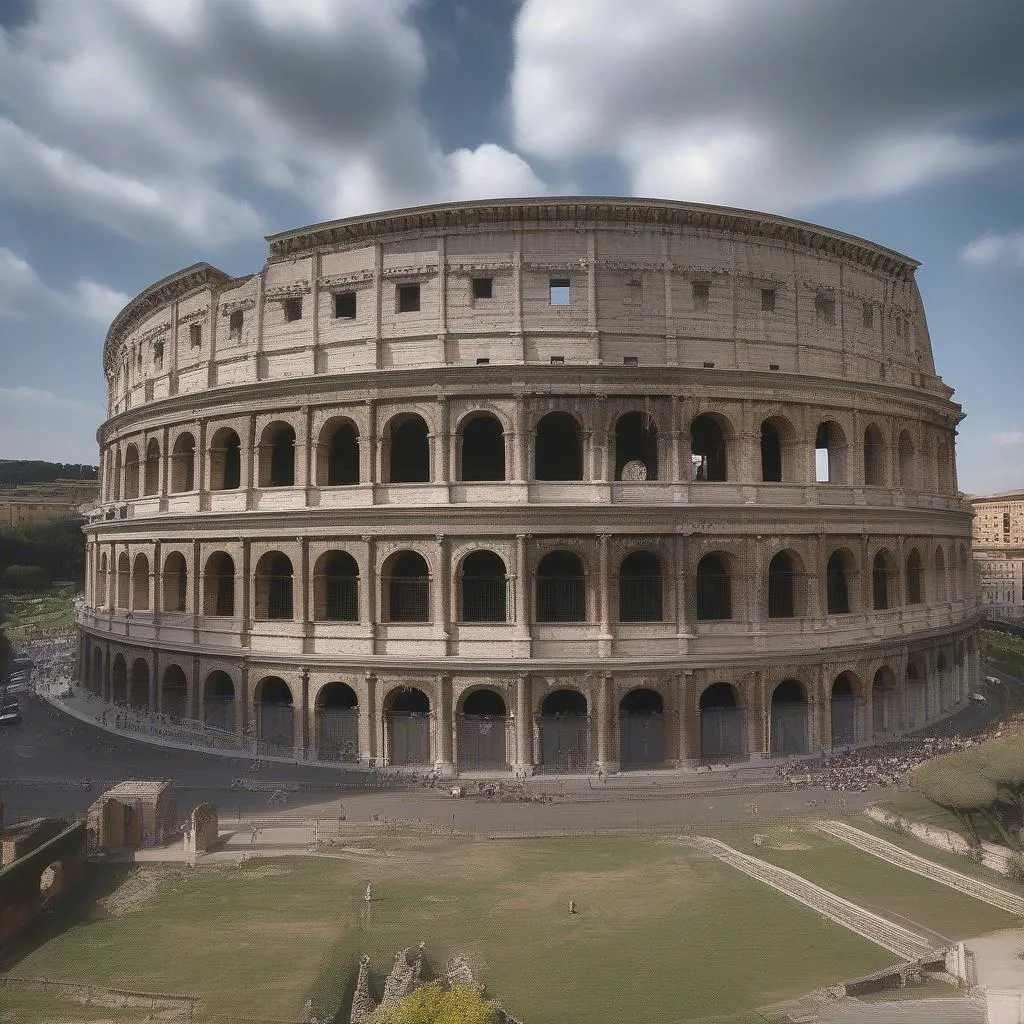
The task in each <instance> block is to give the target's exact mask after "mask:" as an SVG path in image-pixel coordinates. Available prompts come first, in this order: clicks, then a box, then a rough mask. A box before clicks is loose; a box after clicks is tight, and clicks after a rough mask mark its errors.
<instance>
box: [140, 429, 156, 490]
mask: <svg viewBox="0 0 1024 1024" xmlns="http://www.w3.org/2000/svg"><path fill="white" fill-rule="evenodd" d="M143 484H144V488H145V493H146V494H147V495H148V494H156V493H157V492H158V491H159V490H160V442H159V441H158V440H157V439H156V438H155V437H151V438H150V439H149V444H147V445H146V472H145V479H144V481H143Z"/></svg>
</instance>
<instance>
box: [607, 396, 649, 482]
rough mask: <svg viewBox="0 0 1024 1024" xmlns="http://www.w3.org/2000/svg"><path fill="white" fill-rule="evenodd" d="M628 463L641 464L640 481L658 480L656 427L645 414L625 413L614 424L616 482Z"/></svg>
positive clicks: (637, 412) (620, 477) (636, 412)
mask: <svg viewBox="0 0 1024 1024" xmlns="http://www.w3.org/2000/svg"><path fill="white" fill-rule="evenodd" d="M629 463H640V464H642V466H643V474H642V479H644V480H657V479H658V426H657V424H656V423H655V422H654V419H653V418H652V417H651V416H650V414H649V413H647V412H639V411H634V412H627V413H625V414H624V415H622V416H620V417H619V418H618V420H616V422H615V479H616V480H622V479H623V472H622V471H623V468H624V467H625V466H627V465H628V464H629ZM629 478H630V479H633V477H632V476H630V477H629Z"/></svg>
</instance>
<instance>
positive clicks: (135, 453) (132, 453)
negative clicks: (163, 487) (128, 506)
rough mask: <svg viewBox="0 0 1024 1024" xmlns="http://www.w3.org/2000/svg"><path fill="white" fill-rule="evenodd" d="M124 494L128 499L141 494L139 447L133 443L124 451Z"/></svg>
mask: <svg viewBox="0 0 1024 1024" xmlns="http://www.w3.org/2000/svg"><path fill="white" fill-rule="evenodd" d="M124 496H125V500H126V501H128V500H131V499H132V498H137V497H138V496H139V449H138V448H136V447H135V445H133V444H130V445H128V447H127V448H126V449H125V453H124Z"/></svg>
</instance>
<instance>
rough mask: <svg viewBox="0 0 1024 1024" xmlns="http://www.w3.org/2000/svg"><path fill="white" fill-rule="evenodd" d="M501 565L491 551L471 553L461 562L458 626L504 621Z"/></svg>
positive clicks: (504, 571)
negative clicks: (461, 623)
mask: <svg viewBox="0 0 1024 1024" xmlns="http://www.w3.org/2000/svg"><path fill="white" fill-rule="evenodd" d="M507 589H508V587H507V583H506V569H505V563H504V562H503V561H502V560H501V558H500V557H499V556H498V555H496V554H495V553H494V552H493V551H474V552H472V554H469V555H466V557H465V558H464V559H463V560H462V568H461V581H460V583H459V598H460V607H459V618H460V621H462V622H505V621H506V619H507V618H508V610H507Z"/></svg>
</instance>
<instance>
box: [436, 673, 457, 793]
mask: <svg viewBox="0 0 1024 1024" xmlns="http://www.w3.org/2000/svg"><path fill="white" fill-rule="evenodd" d="M436 692H437V705H436V706H435V707H434V709H433V712H434V713H433V718H434V737H435V741H436V743H437V747H436V748H435V753H434V771H436V772H438V773H439V774H441V775H444V776H447V777H450V776H452V775H454V774H455V763H454V761H453V759H452V677H451V675H450V674H448V673H447V672H445V673H442V674H441V675H439V676H438V677H437V687H436Z"/></svg>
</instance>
